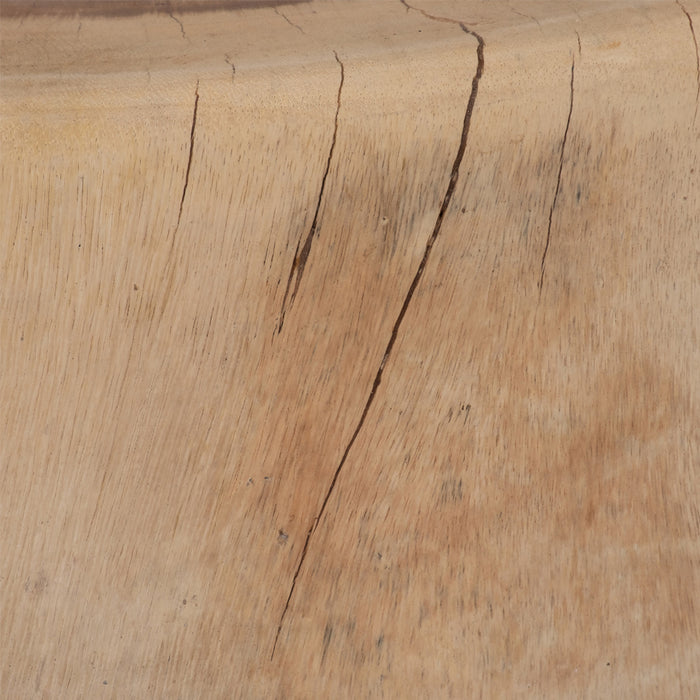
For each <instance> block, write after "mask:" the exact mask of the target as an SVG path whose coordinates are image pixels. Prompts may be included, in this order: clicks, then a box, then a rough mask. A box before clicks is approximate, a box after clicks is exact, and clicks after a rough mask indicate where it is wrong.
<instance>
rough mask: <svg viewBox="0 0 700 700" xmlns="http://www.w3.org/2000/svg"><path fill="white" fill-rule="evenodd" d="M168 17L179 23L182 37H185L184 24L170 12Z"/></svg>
mask: <svg viewBox="0 0 700 700" xmlns="http://www.w3.org/2000/svg"><path fill="white" fill-rule="evenodd" d="M168 17H170V19H172V20H174V21H175V22H177V23H178V24H179V25H180V33H181V34H182V38H183V39H187V35H186V34H185V25H184V24H183V23H182V22H181V21H180V20H179V19H178V18H177V17H175V15H174V14H173V13H172V12H168Z"/></svg>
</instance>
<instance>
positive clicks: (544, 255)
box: [537, 57, 576, 295]
mask: <svg viewBox="0 0 700 700" xmlns="http://www.w3.org/2000/svg"><path fill="white" fill-rule="evenodd" d="M575 67H576V59H575V58H574V57H572V58H571V90H570V98H569V115H568V117H567V118H566V128H565V129H564V138H563V139H562V142H561V150H560V151H559V172H558V173H557V186H556V188H555V190H554V197H553V198H552V206H551V207H550V208H549V222H548V223H547V241H546V243H545V244H544V252H543V253H542V263H541V264H540V281H539V282H538V283H537V287H538V289H539V290H540V295H541V294H542V285H543V284H544V267H545V263H546V261H547V251H548V250H549V241H550V239H551V237H552V217H553V215H554V208H555V207H556V206H557V198H558V197H559V190H560V189H561V173H562V170H563V169H564V149H565V148H566V139H567V138H568V136H569V126H570V125H571V113H572V112H573V111H574V70H575Z"/></svg>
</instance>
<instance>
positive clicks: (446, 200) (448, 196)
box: [270, 0, 485, 660]
mask: <svg viewBox="0 0 700 700" xmlns="http://www.w3.org/2000/svg"><path fill="white" fill-rule="evenodd" d="M401 2H402V4H404V5H406V7H407V8H409V9H411V10H416V8H413V7H409V6H408V5H407V4H406V2H405V1H404V0H401ZM416 11H418V12H421V13H422V14H423V15H424V16H425V17H427V18H428V19H434V20H436V21H439V22H449V23H451V24H456V25H458V26H459V27H460V28H461V29H462V31H463V32H464V33H465V34H469V35H470V36H473V37H474V38H475V39H476V40H477V42H478V46H477V50H476V56H477V67H476V72H475V74H474V78H473V79H472V86H471V92H470V93H469V101H468V103H467V109H466V111H465V113H464V122H463V124H462V134H461V138H460V142H459V148H458V149H457V154H456V156H455V159H454V163H453V164H452V170H451V172H450V181H449V183H448V185H447V190H446V191H445V195H444V197H443V199H442V204H441V205H440V211H439V212H438V215H437V219H436V220H435V226H434V227H433V231H432V233H431V234H430V237H429V238H428V241H427V242H426V244H425V252H424V253H423V258H422V259H421V261H420V264H419V265H418V269H417V270H416V273H415V275H414V277H413V281H412V282H411V286H410V287H409V288H408V292H407V294H406V296H405V298H404V301H403V304H402V305H401V310H400V311H399V314H398V316H397V317H396V321H395V322H394V326H393V328H392V329H391V336H390V338H389V342H388V343H387V346H386V349H385V350H384V356H383V357H382V361H381V363H380V365H379V369H378V370H377V373H376V375H375V377H374V382H373V383H372V389H371V391H370V393H369V396H368V397H367V401H366V402H365V406H364V408H363V409H362V414H361V415H360V419H359V420H358V421H357V425H356V426H355V430H354V431H353V433H352V436H351V437H350V440H349V441H348V443H347V445H346V447H345V451H344V452H343V456H342V457H341V459H340V462H339V464H338V467H337V468H336V470H335V473H334V474H333V479H332V480H331V483H330V486H329V487H328V489H327V491H326V495H325V497H324V499H323V502H322V503H321V507H320V508H319V510H318V514H317V515H316V517H315V518H314V521H313V523H312V525H311V527H310V528H309V530H308V532H307V533H306V540H305V541H304V547H303V549H302V551H301V556H300V557H299V563H298V564H297V568H296V571H295V572H294V576H293V578H292V583H291V586H290V588H289V594H288V595H287V600H286V602H285V604H284V609H283V610H282V614H281V616H280V619H279V623H278V626H277V632H276V634H275V640H274V643H273V645H272V654H271V656H270V660H272V659H273V658H274V656H275V650H276V648H277V642H278V640H279V636H280V633H281V632H282V627H283V625H284V620H285V617H286V615H287V611H288V609H289V604H290V602H291V600H292V596H293V595H294V590H295V588H296V583H297V579H298V578H299V573H300V571H301V569H302V567H303V566H304V561H305V560H306V555H307V553H308V551H309V543H310V541H311V538H312V536H313V535H314V533H315V532H316V529H317V527H318V524H319V523H320V522H321V518H322V517H323V514H324V512H325V510H326V506H327V505H328V501H329V500H330V497H331V495H332V494H333V491H334V489H335V485H336V483H337V482H338V477H339V476H340V472H341V471H342V469H343V466H344V465H345V462H346V460H347V458H348V455H349V454H350V450H351V449H352V446H353V445H354V444H355V440H356V439H357V436H358V435H359V434H360V431H361V430H362V427H363V425H364V422H365V419H366V418H367V414H368V413H369V409H370V407H371V406H372V403H373V402H374V397H375V396H376V394H377V389H379V385H380V384H381V382H382V375H383V373H384V367H385V365H386V363H387V361H388V359H389V356H390V355H391V351H392V350H393V348H394V344H395V343H396V338H397V337H398V334H399V329H400V327H401V323H402V322H403V319H404V317H405V315H406V312H407V311H408V307H409V305H410V304H411V300H412V299H413V295H414V293H415V291H416V288H417V287H418V284H419V282H420V280H421V277H422V276H423V271H424V270H425V266H426V264H427V262H428V258H429V257H430V252H431V251H432V249H433V245H434V244H435V241H436V240H437V237H438V235H439V234H440V229H441V228H442V222H443V220H444V218H445V214H446V212H447V209H448V207H449V205H450V202H451V201H452V195H453V194H454V191H455V187H456V186H457V180H458V178H459V168H460V165H461V164H462V159H463V157H464V152H465V150H466V148H467V139H468V137H469V128H470V126H471V119H472V113H473V111H474V104H475V103H476V96H477V93H478V91H479V81H480V80H481V76H482V75H483V73H484V47H485V43H484V40H483V38H482V37H481V36H480V35H479V34H477V33H476V32H474V31H473V30H471V29H469V28H468V27H467V26H466V25H464V24H463V23H462V22H458V21H457V20H450V19H447V18H443V17H434V16H432V15H429V14H427V13H426V12H424V11H423V10H416Z"/></svg>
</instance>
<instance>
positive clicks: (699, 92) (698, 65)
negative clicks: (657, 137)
mask: <svg viewBox="0 0 700 700" xmlns="http://www.w3.org/2000/svg"><path fill="white" fill-rule="evenodd" d="M676 5H678V7H680V8H681V10H682V11H683V14H684V15H685V16H686V17H687V19H688V24H689V25H690V33H691V34H692V35H693V45H694V46H695V84H696V86H697V87H696V90H695V112H694V114H693V124H695V119H696V118H697V116H698V104H700V52H698V40H697V38H696V36H695V27H693V18H692V17H691V16H690V12H688V10H686V8H685V5H684V4H683V3H682V2H680V1H679V0H676Z"/></svg>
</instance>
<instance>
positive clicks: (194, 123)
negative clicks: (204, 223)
mask: <svg viewBox="0 0 700 700" xmlns="http://www.w3.org/2000/svg"><path fill="white" fill-rule="evenodd" d="M198 104H199V80H197V85H196V86H195V89H194V110H193V111H192V127H191V128H190V153H189V156H188V157H187V170H185V184H184V185H183V187H182V197H180V209H179V210H178V213H177V224H176V225H175V233H177V231H178V229H179V228H180V219H181V218H182V207H183V205H184V203H185V195H186V194H187V185H188V184H189V182H190V168H191V167H192V151H193V150H194V130H195V128H196V126H197V105H198Z"/></svg>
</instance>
